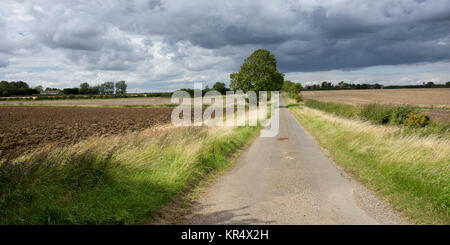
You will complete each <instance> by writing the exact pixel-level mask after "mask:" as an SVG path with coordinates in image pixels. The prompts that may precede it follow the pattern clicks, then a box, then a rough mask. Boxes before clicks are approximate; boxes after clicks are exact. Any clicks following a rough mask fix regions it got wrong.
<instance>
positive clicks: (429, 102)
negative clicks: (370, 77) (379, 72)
mask: <svg viewBox="0 0 450 245" xmlns="http://www.w3.org/2000/svg"><path fill="white" fill-rule="evenodd" d="M302 95H303V98H305V99H315V100H320V101H326V102H338V103H345V104H352V105H364V104H370V103H375V102H376V103H382V104H393V105H400V104H411V105H416V106H420V107H446V108H447V107H450V88H425V89H371V90H321V91H303V92H302Z"/></svg>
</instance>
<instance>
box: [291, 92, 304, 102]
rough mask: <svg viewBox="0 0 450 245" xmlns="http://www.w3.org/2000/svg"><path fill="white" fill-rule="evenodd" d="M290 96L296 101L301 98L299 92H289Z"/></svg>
mask: <svg viewBox="0 0 450 245" xmlns="http://www.w3.org/2000/svg"><path fill="white" fill-rule="evenodd" d="M290 97H291V98H293V99H294V100H295V101H296V102H300V101H302V100H303V98H302V96H301V95H300V94H295V93H294V94H291V95H290Z"/></svg>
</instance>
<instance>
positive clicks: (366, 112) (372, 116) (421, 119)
mask: <svg viewBox="0 0 450 245" xmlns="http://www.w3.org/2000/svg"><path fill="white" fill-rule="evenodd" d="M304 105H305V106H307V107H310V108H314V109H318V110H321V111H324V112H327V113H332V114H334V115H337V116H341V117H344V118H354V119H361V120H365V121H369V122H372V123H376V124H384V125H400V126H406V127H403V128H402V130H401V131H400V133H402V134H412V135H423V136H427V135H434V136H436V137H440V138H445V137H450V123H446V122H435V121H431V120H430V117H429V116H428V115H427V114H426V113H421V112H420V108H419V107H416V106H412V105H398V106H394V105H382V104H368V105H358V106H355V105H349V104H341V103H335V102H322V101H317V100H307V101H305V103H304Z"/></svg>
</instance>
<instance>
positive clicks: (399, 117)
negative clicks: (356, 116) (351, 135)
mask: <svg viewBox="0 0 450 245" xmlns="http://www.w3.org/2000/svg"><path fill="white" fill-rule="evenodd" d="M416 111H417V108H416V107H413V106H409V105H402V106H387V105H380V104H370V105H366V106H363V107H362V109H361V118H362V119H365V120H368V121H372V122H375V123H379V124H388V123H391V124H405V123H406V119H407V118H408V116H409V115H410V114H411V113H415V112H416Z"/></svg>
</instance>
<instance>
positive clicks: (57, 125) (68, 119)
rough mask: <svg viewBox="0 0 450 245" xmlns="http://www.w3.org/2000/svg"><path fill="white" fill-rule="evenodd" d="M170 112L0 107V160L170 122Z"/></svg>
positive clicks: (160, 109) (157, 109)
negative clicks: (17, 154)
mask: <svg viewBox="0 0 450 245" xmlns="http://www.w3.org/2000/svg"><path fill="white" fill-rule="evenodd" d="M171 111H172V109H171V108H77V107H25V106H24V107H2V108H1V110H0V139H1V141H0V143H1V144H0V156H2V155H6V154H8V153H21V152H25V151H27V150H30V149H35V148H36V147H38V146H44V145H46V144H56V145H67V144H71V143H77V142H79V141H81V140H83V139H87V138H88V137H91V136H108V135H117V134H124V133H126V132H136V131H141V130H144V129H146V128H151V127H155V126H158V125H163V124H167V123H169V122H170V115H171Z"/></svg>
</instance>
